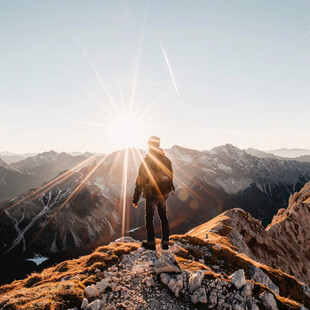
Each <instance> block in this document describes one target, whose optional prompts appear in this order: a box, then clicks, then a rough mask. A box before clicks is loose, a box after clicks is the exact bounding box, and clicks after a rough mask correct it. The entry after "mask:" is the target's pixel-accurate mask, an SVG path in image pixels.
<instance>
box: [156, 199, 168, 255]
mask: <svg viewBox="0 0 310 310" xmlns="http://www.w3.org/2000/svg"><path fill="white" fill-rule="evenodd" d="M166 208H167V203H166V199H161V200H159V201H158V202H157V212H158V216H159V218H160V221H161V233H162V239H161V243H162V246H163V248H164V249H168V245H169V222H168V218H167V211H166Z"/></svg>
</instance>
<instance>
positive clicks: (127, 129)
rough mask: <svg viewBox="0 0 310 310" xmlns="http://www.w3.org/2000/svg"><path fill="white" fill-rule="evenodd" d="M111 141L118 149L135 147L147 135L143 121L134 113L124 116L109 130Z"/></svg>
mask: <svg viewBox="0 0 310 310" xmlns="http://www.w3.org/2000/svg"><path fill="white" fill-rule="evenodd" d="M109 132H110V139H111V140H112V143H113V145H114V147H116V148H118V149H123V148H130V147H135V146H136V144H137V141H140V140H141V138H142V137H143V136H144V133H145V126H144V124H143V122H142V121H141V119H140V118H139V117H138V116H137V115H135V114H132V113H128V114H123V115H121V116H120V117H118V118H117V119H116V120H115V122H113V123H112V124H111V126H110V128H109Z"/></svg>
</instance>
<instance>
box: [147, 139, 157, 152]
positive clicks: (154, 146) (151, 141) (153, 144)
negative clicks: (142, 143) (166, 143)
mask: <svg viewBox="0 0 310 310" xmlns="http://www.w3.org/2000/svg"><path fill="white" fill-rule="evenodd" d="M147 145H148V147H149V149H150V150H156V149H158V148H159V145H160V138H159V137H155V136H152V137H150V138H149V140H148V141H147Z"/></svg>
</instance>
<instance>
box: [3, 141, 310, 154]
mask: <svg viewBox="0 0 310 310" xmlns="http://www.w3.org/2000/svg"><path fill="white" fill-rule="evenodd" d="M226 144H232V143H225V144H221V145H216V146H214V147H211V148H210V149H197V148H191V147H185V146H183V145H179V144H174V145H171V146H161V148H163V149H170V148H172V147H173V146H175V145H177V146H180V147H183V148H188V149H192V150H197V151H211V150H212V149H213V148H215V147H220V146H224V145H226ZM232 145H233V144H232ZM233 146H235V147H237V148H239V147H238V146H236V145H233ZM124 149H125V148H121V149H118V150H113V151H111V152H99V151H96V150H95V151H92V152H91V151H89V150H56V149H46V150H42V151H39V152H34V151H33V152H26V153H16V152H12V151H10V150H0V156H1V155H3V153H11V154H14V155H32V154H41V153H44V152H50V151H55V152H56V153H62V152H65V153H69V154H71V153H81V154H83V153H87V152H89V153H93V154H111V153H114V152H117V151H122V150H124ZM137 149H139V150H147V146H145V147H142V148H137ZM239 149H240V150H246V149H256V148H252V147H246V148H239ZM256 150H258V151H262V152H272V151H282V150H283V151H284V150H286V151H306V153H308V152H310V149H306V148H279V149H272V150H262V149H256Z"/></svg>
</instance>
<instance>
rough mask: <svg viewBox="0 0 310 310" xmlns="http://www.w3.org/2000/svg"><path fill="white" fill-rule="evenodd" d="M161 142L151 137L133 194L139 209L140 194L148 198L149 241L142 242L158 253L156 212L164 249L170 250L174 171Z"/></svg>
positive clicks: (147, 231) (147, 223)
mask: <svg viewBox="0 0 310 310" xmlns="http://www.w3.org/2000/svg"><path fill="white" fill-rule="evenodd" d="M159 145H160V139H159V138H158V137H155V136H153V137H150V138H149V140H148V147H149V152H148V153H147V155H146V157H145V158H144V159H143V161H142V163H141V165H140V168H139V173H138V177H137V181H136V187H135V191H134V195H133V200H132V202H133V206H134V207H135V208H137V203H138V201H139V198H140V195H141V192H143V197H144V198H145V228H146V233H147V240H146V241H143V242H142V247H144V248H146V249H149V250H155V249H156V247H155V232H154V213H155V209H156V207H157V213H158V216H159V218H160V221H161V232H162V239H161V246H162V249H163V250H168V249H169V222H168V218H167V212H166V206H167V203H166V201H167V198H168V196H169V194H170V192H171V191H172V190H173V191H174V186H173V171H172V165H171V161H170V160H169V159H168V158H167V157H166V156H165V153H164V151H163V150H162V149H161V148H160V147H159Z"/></svg>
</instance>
